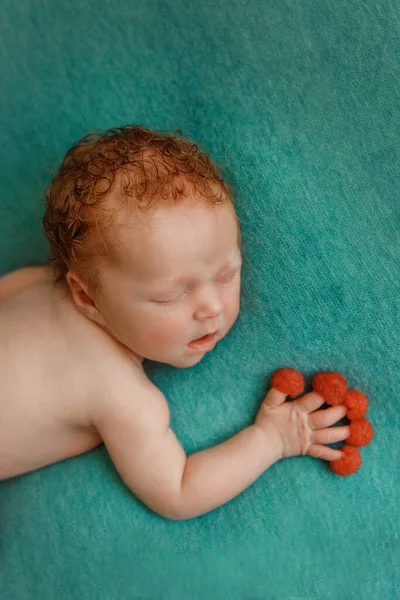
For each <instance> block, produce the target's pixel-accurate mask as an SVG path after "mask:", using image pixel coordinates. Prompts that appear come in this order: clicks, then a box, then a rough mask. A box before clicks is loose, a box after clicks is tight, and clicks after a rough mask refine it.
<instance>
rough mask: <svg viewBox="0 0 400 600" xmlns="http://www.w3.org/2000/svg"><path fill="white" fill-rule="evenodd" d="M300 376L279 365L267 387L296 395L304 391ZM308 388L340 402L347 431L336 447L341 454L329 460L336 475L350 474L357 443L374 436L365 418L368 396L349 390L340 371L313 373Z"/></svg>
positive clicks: (357, 456) (355, 466) (335, 403)
mask: <svg viewBox="0 0 400 600" xmlns="http://www.w3.org/2000/svg"><path fill="white" fill-rule="evenodd" d="M304 385H305V382H304V377H303V375H302V374H301V373H300V372H299V371H296V370H295V369H279V371H276V373H274V375H273V376H272V379H271V387H273V388H275V389H277V390H278V391H280V392H282V393H284V394H287V395H288V396H290V397H291V398H296V397H297V396H299V395H300V394H302V393H303V391H304ZM311 385H312V389H313V390H314V392H316V393H317V394H319V395H320V396H322V398H323V399H324V400H325V402H326V403H327V404H330V405H332V406H338V405H339V404H344V405H345V407H346V417H347V419H348V420H349V421H350V423H349V428H350V435H349V437H348V438H347V439H346V444H345V445H344V446H343V447H342V448H340V450H341V451H342V452H343V453H344V456H343V457H342V458H339V459H337V460H333V461H331V462H330V463H329V465H330V467H331V469H332V470H333V471H334V472H335V473H336V474H337V475H352V474H353V473H356V471H358V470H359V468H360V467H361V454H360V451H359V450H358V447H359V446H366V445H367V444H369V443H370V441H371V440H372V438H373V437H374V430H373V428H372V425H371V423H370V422H369V421H368V419H366V418H365V415H366V414H367V410H368V398H367V396H366V395H365V394H363V393H362V392H360V391H359V390H349V389H348V386H347V381H346V379H345V378H344V377H343V375H341V374H340V373H330V372H321V373H317V374H316V375H314V377H313V379H312V384H311Z"/></svg>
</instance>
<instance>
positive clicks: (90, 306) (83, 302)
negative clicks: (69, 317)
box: [66, 271, 101, 323]
mask: <svg viewBox="0 0 400 600" xmlns="http://www.w3.org/2000/svg"><path fill="white" fill-rule="evenodd" d="M66 279H67V283H68V286H69V289H70V290H71V295H72V299H73V301H74V303H75V304H76V307H77V308H78V310H79V311H80V312H81V313H83V314H84V315H85V316H86V317H88V318H89V319H92V321H96V323H98V322H99V319H100V318H101V315H100V312H99V309H98V308H97V306H96V303H95V301H94V298H93V294H92V293H91V292H90V290H89V287H88V286H87V284H86V283H85V282H84V281H83V280H82V279H81V277H80V276H79V275H78V274H77V273H75V271H68V273H67V275H66Z"/></svg>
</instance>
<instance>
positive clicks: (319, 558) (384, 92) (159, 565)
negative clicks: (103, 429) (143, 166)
mask: <svg viewBox="0 0 400 600" xmlns="http://www.w3.org/2000/svg"><path fill="white" fill-rule="evenodd" d="M1 8H2V11H1V12H2V18H1V20H0V39H1V45H0V55H1V60H0V81H1V88H2V92H1V103H2V108H1V111H0V153H1V160H0V171H1V182H2V192H1V201H0V217H1V218H0V257H1V262H0V272H1V273H5V272H6V271H9V270H10V269H12V268H16V267H18V266H22V265H27V264H41V263H43V262H44V261H45V260H46V258H47V246H46V243H45V240H44V236H43V234H42V231H41V222H40V219H41V216H42V214H43V204H42V203H41V200H40V199H41V198H42V197H43V189H44V186H45V185H46V184H47V183H48V181H49V179H50V176H51V172H52V171H54V170H55V169H56V168H57V167H58V164H59V161H60V159H61V158H62V156H63V154H64V152H65V151H66V150H67V149H68V147H69V146H70V145H71V144H72V143H73V142H74V141H75V140H76V139H78V138H79V137H81V136H82V135H83V134H84V133H86V132H87V131H88V130H90V129H93V128H102V129H104V128H108V127H114V126H119V125H124V124H127V123H140V124H143V125H146V126H149V127H151V128H155V129H181V130H182V132H183V134H184V135H186V136H188V137H190V138H192V139H194V140H196V141H198V142H199V143H200V144H201V145H202V146H203V148H204V149H205V150H206V151H207V152H209V153H210V155H211V156H212V157H213V158H214V159H215V160H216V161H217V163H218V164H219V165H221V166H222V167H223V168H224V169H225V172H226V176H227V178H228V180H229V181H230V182H231V183H232V185H233V186H234V188H235V190H236V197H237V203H238V213H239V216H240V219H241V222H242V235H243V250H244V267H243V297H242V298H243V299H242V308H241V314H240V316H239V319H238V321H237V322H236V324H235V326H234V327H233V329H232V330H231V331H230V333H229V334H228V336H227V337H226V338H225V339H224V340H222V341H221V342H220V343H219V344H218V346H217V347H216V349H215V350H214V351H213V352H211V353H210V354H208V355H207V356H206V357H205V358H204V360H203V361H202V362H201V363H200V364H198V365H197V366H195V367H193V368H190V369H186V370H181V369H175V368H173V367H170V366H167V365H162V364H157V363H150V362H147V363H146V364H145V366H146V370H147V372H148V374H149V377H151V379H152V380H153V381H154V382H156V383H157V385H159V387H160V388H161V389H162V390H163V392H164V393H165V395H166V396H167V398H168V401H169V403H170V408H171V416H172V427H173V429H174V431H175V432H176V434H177V436H178V437H179V439H180V441H181V443H182V445H183V447H184V449H185V451H186V452H187V453H188V454H190V453H192V452H195V451H198V450H201V449H204V448H206V447H208V446H210V445H214V444H217V443H219V442H221V441H223V440H225V439H227V438H228V437H230V436H232V435H233V434H235V433H236V432H238V431H239V430H240V429H242V428H243V427H245V426H247V425H249V424H250V423H251V422H252V420H253V419H254V417H255V414H256V411H257V409H258V406H259V404H260V402H261V400H262V398H263V397H264V395H265V393H266V391H267V389H268V387H269V380H270V376H271V374H272V373H273V372H274V371H275V370H276V369H278V368H280V367H284V366H286V367H292V368H295V369H299V370H300V371H301V372H302V373H303V374H304V375H305V377H306V381H307V386H308V387H307V389H308V390H309V389H310V387H309V386H310V381H311V377H312V375H313V374H314V373H316V372H318V371H323V370H328V371H339V372H340V373H342V374H343V375H345V377H346V378H347V380H348V383H349V386H350V387H351V388H357V389H360V390H361V391H363V392H364V393H365V394H366V395H367V396H368V398H369V401H370V409H369V412H368V418H369V419H370V421H371V422H372V424H373V426H374V429H375V438H374V440H373V442H372V443H371V444H370V445H369V446H367V447H365V448H362V449H361V454H362V459H363V465H362V467H361V469H360V471H359V472H358V473H356V474H355V475H352V476H350V477H339V476H337V475H335V474H334V473H333V472H332V471H331V470H330V469H329V466H328V465H327V463H325V462H324V461H321V460H317V459H313V458H310V457H295V458H290V459H287V460H283V461H279V462H278V463H276V464H275V465H273V466H272V467H271V468H270V469H269V470H267V471H266V472H265V473H264V474H263V475H262V476H261V477H260V478H259V479H258V480H257V481H256V482H255V483H254V484H253V485H252V486H251V487H249V488H248V489H247V490H245V491H244V492H243V493H242V494H240V495H239V496H238V497H237V498H235V499H234V500H232V501H231V502H229V503H228V504H226V505H224V506H222V507H220V508H218V509H216V510H214V511H212V512H211V513H209V514H206V515H204V516H202V517H199V518H197V519H192V520H189V521H183V522H175V521H168V520H166V519H163V518H162V517H159V516H158V515H156V514H154V513H152V512H151V511H150V510H148V509H147V508H146V507H145V506H144V505H143V504H142V503H141V502H140V501H138V500H137V499H136V498H135V497H134V496H133V495H132V494H131V493H130V492H129V490H128V489H127V488H126V487H125V486H124V484H123V483H122V481H121V480H120V478H119V476H118V475H117V474H116V472H115V469H114V467H113V465H112V463H111V460H110V459H109V457H108V455H107V452H106V450H105V449H104V446H101V447H99V448H98V449H95V450H93V451H92V452H90V453H88V454H86V455H84V456H81V457H78V458H75V459H71V460H67V461H64V462H62V463H59V464H57V465H53V466H50V467H47V468H45V469H42V470H40V471H37V472H35V473H31V474H28V475H25V476H22V477H19V478H15V479H13V480H9V481H5V482H2V483H1V484H0V597H1V599H2V600H3V599H4V600H28V599H29V600H30V599H32V600H37V599H41V600H47V599H48V600H55V599H56V600H85V599H88V600H125V599H126V600H130V599H135V600H138V599H139V598H140V599H162V600H181V599H182V600H187V599H188V600H197V599H200V598H201V599H203V598H207V599H210V600H223V599H229V600H250V599H252V600H254V599H265V600H339V599H340V600H353V599H354V600H364V599H365V600H377V599H379V600H384V599H390V600H392V599H393V600H398V598H400V533H399V532H400V503H399V496H400V467H399V464H400V462H399V458H400V457H399V435H400V418H399V403H398V400H397V395H398V393H399V389H400V368H399V367H400V365H399V351H400V327H399V317H400V310H399V302H400V300H399V288H400V285H399V280H400V268H399V266H400V238H399V231H400V209H399V201H398V195H399V190H400V152H399V150H400V142H399V140H400V119H399V106H400V102H399V101H400V93H399V92H400V83H399V57H400V5H399V4H398V3H396V2H394V1H393V2H391V1H389V0H388V1H385V0H376V1H375V2H368V1H366V2H362V3H359V2H354V1H352V0H337V1H335V2H332V1H331V0H314V1H311V0H301V1H300V0H247V1H245V0H230V2H221V1H218V0H204V1H203V0H200V1H199V2H193V3H188V2H184V1H183V0H175V1H173V2H172V1H171V2H167V1H163V0H135V1H132V2H128V1H124V0H108V1H103V2H98V1H97V0H81V1H80V2H79V3H77V2H74V3H71V2H68V1H67V0H59V1H58V2H53V1H51V0H40V1H39V0H36V1H35V0H19V1H18V2H11V0H2V2H1Z"/></svg>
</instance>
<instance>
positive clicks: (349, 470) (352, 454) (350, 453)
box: [329, 440, 361, 476]
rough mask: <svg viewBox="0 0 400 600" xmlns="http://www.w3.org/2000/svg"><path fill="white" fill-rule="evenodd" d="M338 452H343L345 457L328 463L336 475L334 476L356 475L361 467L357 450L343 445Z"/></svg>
mask: <svg viewBox="0 0 400 600" xmlns="http://www.w3.org/2000/svg"><path fill="white" fill-rule="evenodd" d="M346 441H347V440H346ZM340 450H341V451H342V452H344V454H345V456H343V457H342V458H338V460H332V461H331V462H330V463H329V466H330V467H331V469H332V470H333V471H334V472H335V473H336V475H342V476H346V475H352V474H353V473H356V472H357V471H358V469H359V468H360V467H361V454H360V451H359V450H358V448H354V447H353V446H346V445H345V446H343V448H340Z"/></svg>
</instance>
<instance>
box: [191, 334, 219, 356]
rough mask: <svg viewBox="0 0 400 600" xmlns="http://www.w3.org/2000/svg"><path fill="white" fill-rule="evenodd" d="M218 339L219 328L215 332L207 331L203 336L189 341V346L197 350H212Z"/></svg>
mask: <svg viewBox="0 0 400 600" xmlns="http://www.w3.org/2000/svg"><path fill="white" fill-rule="evenodd" d="M217 341H218V330H217V331H215V332H214V333H207V334H206V335H203V336H202V337H201V338H197V340H193V341H192V342H189V344H188V347H189V348H192V349H193V350H197V351H204V352H207V351H208V350H212V348H214V346H215V344H216V343H217Z"/></svg>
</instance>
